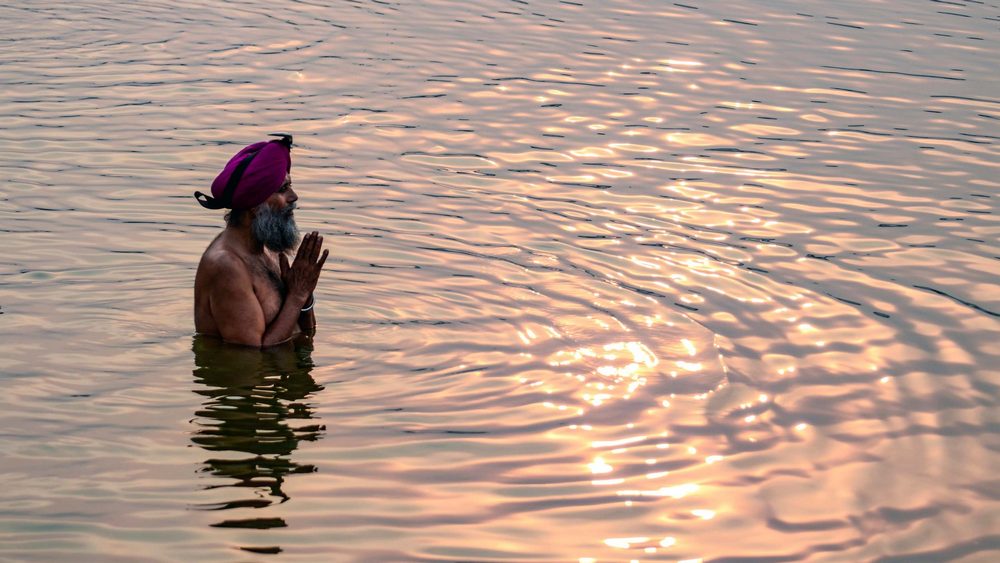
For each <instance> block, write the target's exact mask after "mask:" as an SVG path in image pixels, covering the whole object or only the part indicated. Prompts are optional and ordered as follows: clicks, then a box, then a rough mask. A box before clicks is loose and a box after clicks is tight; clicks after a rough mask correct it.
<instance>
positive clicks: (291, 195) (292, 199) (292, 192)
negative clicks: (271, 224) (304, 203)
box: [285, 188, 299, 203]
mask: <svg viewBox="0 0 1000 563" xmlns="http://www.w3.org/2000/svg"><path fill="white" fill-rule="evenodd" d="M298 200H299V195H298V194H297V193H295V190H293V189H292V188H288V195H286V196H285V201H287V202H288V203H295V202H296V201H298Z"/></svg>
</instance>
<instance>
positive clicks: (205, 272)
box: [194, 135, 329, 348]
mask: <svg viewBox="0 0 1000 563" xmlns="http://www.w3.org/2000/svg"><path fill="white" fill-rule="evenodd" d="M278 136H279V137H281V138H280V139H277V140H272V141H262V142H259V143H254V144H252V145H250V146H248V147H246V148H244V149H243V150H241V151H240V152H238V153H237V154H236V156H234V157H233V158H232V159H230V161H229V163H228V164H227V165H226V167H225V168H224V169H223V170H222V172H221V173H219V175H218V177H216V178H215V181H214V182H212V196H213V197H209V196H207V195H205V194H203V193H201V192H195V198H196V199H197V200H198V203H200V204H201V205H202V206H203V207H205V208H208V209H222V208H228V209H231V211H230V212H228V213H227V214H226V228H225V230H224V231H222V233H221V234H220V235H219V236H217V237H216V238H215V240H213V241H212V243H211V244H210V245H209V246H208V249H206V250H205V253H204V254H203V255H202V257H201V262H200V263H199V264H198V273H197V274H196V275H195V281H194V324H195V330H197V331H198V332H199V333H202V334H208V335H213V336H218V337H221V338H222V339H223V340H225V341H226V342H232V343H234V344H243V345H247V346H254V347H257V348H266V347H268V346H273V345H275V344H280V343H282V342H286V341H288V340H289V339H291V338H292V337H294V336H295V335H297V334H300V333H303V332H305V333H308V334H312V333H313V332H314V331H315V328H316V316H315V313H314V310H313V305H314V304H315V300H314V299H313V291H314V290H315V289H316V282H317V281H318V280H319V274H320V270H321V269H322V268H323V263H324V262H326V257H327V255H328V254H329V251H328V250H324V251H323V253H322V256H320V250H321V248H322V246H323V237H321V236H319V233H317V232H315V231H314V232H312V233H309V234H308V235H306V236H305V237H304V238H303V240H302V244H301V245H300V246H299V250H298V252H297V253H296V255H295V260H294V261H293V262H292V264H291V265H289V263H288V257H287V253H289V252H290V251H291V250H292V249H293V248H295V245H296V244H297V243H298V239H299V233H298V229H297V227H296V226H295V218H294V216H293V212H294V210H295V207H296V203H295V202H296V200H298V199H299V198H298V196H297V195H296V194H295V191H293V190H292V180H291V175H290V172H291V168H292V159H291V148H292V137H291V135H278Z"/></svg>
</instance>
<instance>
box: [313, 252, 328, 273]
mask: <svg viewBox="0 0 1000 563" xmlns="http://www.w3.org/2000/svg"><path fill="white" fill-rule="evenodd" d="M329 255H330V251H329V250H324V251H323V257H322V258H320V259H319V262H318V263H317V264H316V270H322V269H323V264H325V263H326V257H327V256H329Z"/></svg>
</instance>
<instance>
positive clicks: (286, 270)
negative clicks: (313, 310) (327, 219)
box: [278, 231, 330, 303]
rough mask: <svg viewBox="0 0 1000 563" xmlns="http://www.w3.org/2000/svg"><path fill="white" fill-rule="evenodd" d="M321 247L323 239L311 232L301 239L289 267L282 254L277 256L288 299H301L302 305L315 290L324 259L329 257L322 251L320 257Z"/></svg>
mask: <svg viewBox="0 0 1000 563" xmlns="http://www.w3.org/2000/svg"><path fill="white" fill-rule="evenodd" d="M322 247H323V237H321V236H319V233H318V232H317V231H313V232H311V233H309V234H307V235H306V236H304V237H302V244H300V245H299V249H298V251H297V252H296V253H295V260H294V261H293V262H292V264H291V265H290V266H289V264H288V257H287V256H285V254H283V253H282V254H280V255H279V257H278V264H279V265H280V267H281V279H282V281H283V282H284V283H285V288H286V290H287V291H288V296H289V297H294V298H296V299H298V298H301V299H302V301H303V303H304V302H305V301H306V300H307V299H309V296H310V295H312V292H313V290H315V289H316V283H317V282H318V281H319V274H320V271H321V270H322V269H323V264H324V263H325V262H326V257H327V256H329V255H330V251H329V250H324V251H323V255H322V256H320V250H321V249H322Z"/></svg>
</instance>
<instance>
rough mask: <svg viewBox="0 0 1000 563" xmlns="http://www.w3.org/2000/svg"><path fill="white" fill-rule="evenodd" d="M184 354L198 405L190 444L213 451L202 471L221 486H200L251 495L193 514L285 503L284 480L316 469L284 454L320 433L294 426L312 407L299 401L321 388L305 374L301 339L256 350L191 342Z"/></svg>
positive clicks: (306, 349)
mask: <svg viewBox="0 0 1000 563" xmlns="http://www.w3.org/2000/svg"><path fill="white" fill-rule="evenodd" d="M192 348H193V349H194V363H195V369H194V379H195V381H196V382H197V383H199V384H201V385H202V387H201V388H199V389H195V393H198V394H199V395H203V396H204V397H205V401H204V403H203V404H202V408H201V409H200V410H198V411H197V412H196V413H195V419H194V421H193V422H194V424H195V425H197V429H196V430H195V431H194V433H193V434H192V436H191V441H192V442H194V443H195V444H197V445H199V446H201V447H202V448H205V449H206V450H209V451H211V452H219V454H214V455H213V456H212V457H211V458H209V459H208V460H206V461H205V464H204V468H203V469H202V471H204V472H206V473H210V474H211V475H213V476H215V477H219V478H221V479H225V480H226V481H228V482H227V483H225V484H222V483H220V484H211V485H209V486H208V487H207V488H208V489H219V488H224V487H236V489H234V491H240V490H247V491H248V492H251V491H252V495H245V496H243V495H241V496H243V498H239V499H235V500H231V501H227V502H219V503H212V504H203V505H199V506H198V508H200V509H204V510H225V509H230V508H263V507H266V506H269V505H271V504H273V503H275V502H277V503H282V502H285V501H286V500H288V495H286V494H285V492H284V491H283V490H282V489H281V487H282V485H283V484H284V482H285V476H286V475H289V474H292V473H312V472H314V471H315V470H316V468H315V467H314V466H312V465H303V464H298V463H295V462H294V461H292V459H291V454H292V452H293V451H294V450H295V449H296V448H297V447H298V444H299V442H300V441H301V440H317V439H319V438H320V436H322V432H323V430H324V427H323V426H321V425H317V424H308V425H305V424H302V423H301V422H298V421H306V420H313V408H312V406H311V405H310V404H309V403H307V402H305V401H306V400H307V399H308V398H309V397H310V396H311V395H312V394H313V393H315V392H317V391H320V390H321V389H323V387H322V386H320V385H317V384H316V382H315V381H313V378H312V376H311V375H310V374H309V372H310V371H311V370H312V368H313V363H312V358H311V353H312V344H311V343H310V342H308V341H306V340H305V339H303V340H302V341H300V342H296V343H291V342H290V343H287V344H285V345H281V346H275V347H272V348H267V349H264V350H258V349H255V348H249V347H243V346H234V345H231V344H225V343H223V342H222V341H220V340H218V339H213V338H210V337H205V336H196V337H195V338H194V343H193V346H192ZM295 422H298V423H297V424H296V423H295ZM222 452H228V454H229V455H225V454H222ZM247 496H251V498H246V497H247ZM214 526H221V527H238V528H273V527H283V526H285V523H284V521H283V520H281V519H280V518H251V519H240V520H225V521H223V522H220V523H218V524H214Z"/></svg>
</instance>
